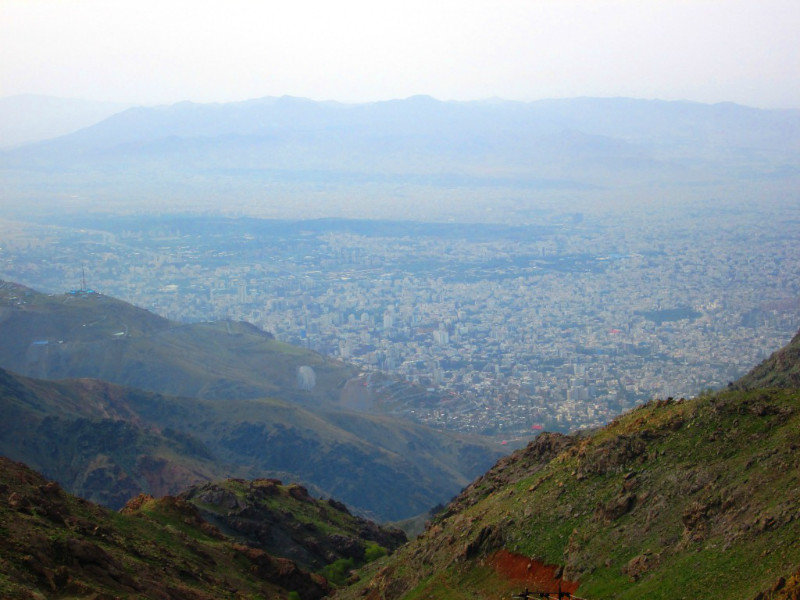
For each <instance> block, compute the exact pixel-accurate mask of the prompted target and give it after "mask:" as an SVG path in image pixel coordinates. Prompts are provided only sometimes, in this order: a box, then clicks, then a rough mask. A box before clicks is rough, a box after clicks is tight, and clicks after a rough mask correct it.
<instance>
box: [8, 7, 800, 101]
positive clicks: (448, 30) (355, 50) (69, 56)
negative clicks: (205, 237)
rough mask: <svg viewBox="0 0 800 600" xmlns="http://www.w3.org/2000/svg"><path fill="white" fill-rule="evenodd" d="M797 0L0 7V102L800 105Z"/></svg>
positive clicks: (799, 10)
mask: <svg viewBox="0 0 800 600" xmlns="http://www.w3.org/2000/svg"><path fill="white" fill-rule="evenodd" d="M799 31H800V0H650V1H643V0H640V1H633V0H629V1H626V0H595V1H588V0H582V1H570V0H507V1H504V0H494V1H487V0H455V1H451V0H404V1H402V2H397V1H382V0H367V1H360V0H358V1H354V0H326V1H321V2H319V1H310V0H285V1H282V2H272V1H268V0H265V1H260V2H257V1H255V0H253V1H245V0H220V1H213V2H211V1H202V0H191V1H170V0H159V1H157V2H151V1H149V0H133V1H127V0H119V1H115V0H105V1H101V0H0V96H10V95H14V94H21V93H36V94H49V95H55V96H65V97H78V98H89V99H97V100H114V101H122V102H134V103H144V104H153V103H171V102H177V101H180V100H193V101H196V102H211V101H231V100H243V99H248V98H256V97H261V96H279V95H284V94H289V95H295V96H305V97H309V98H314V99H317V100H323V99H332V100H341V101H364V100H378V99H388V98H401V97H406V96H410V95H413V94H430V95H432V96H435V97H437V98H440V99H464V100H466V99H479V98H488V97H492V96H498V97H502V98H509V99H519V100H535V99H539V98H554V97H571V96H632V97H639V98H663V99H688V100H697V101H701V102H717V101H724V100H729V101H734V102H739V103H742V104H749V105H752V106H760V107H800V41H799V40H800V38H799V37H798V32H799Z"/></svg>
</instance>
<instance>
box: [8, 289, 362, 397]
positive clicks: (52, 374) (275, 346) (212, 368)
mask: <svg viewBox="0 0 800 600" xmlns="http://www.w3.org/2000/svg"><path fill="white" fill-rule="evenodd" d="M0 284H1V285H0V366H2V367H4V368H6V369H10V370H12V371H15V372H17V373H21V374H23V375H28V376H30V377H39V378H42V379H62V378H65V377H93V378H97V379H103V380H105V381H110V382H112V383H118V384H121V385H130V386H133V387H137V388H140V389H144V390H150V391H154V392H161V393H165V394H172V395H179V396H191V397H199V398H214V399H229V398H257V397H262V396H278V397H280V398H282V399H284V400H291V401H295V402H302V403H306V404H310V405H318V404H331V403H332V404H336V403H338V401H339V399H340V396H341V393H342V390H343V389H344V387H345V384H346V382H347V381H348V380H349V379H351V378H353V377H354V376H356V375H357V371H356V369H354V368H353V367H350V366H348V365H345V364H344V363H341V362H339V361H335V360H331V359H327V358H324V357H323V356H321V355H320V354H317V353H316V352H311V351H309V350H305V349H303V348H298V347H296V346H291V345H289V344H284V343H281V342H278V341H277V340H275V339H274V338H273V337H272V336H271V335H270V334H268V333H266V332H264V331H261V330H260V329H258V328H257V327H255V326H253V325H249V324H248V323H242V322H225V321H223V322H214V323H194V324H180V323H175V322H172V321H169V320H167V319H164V318H163V317H159V316H158V315H155V314H153V313H151V312H149V311H146V310H144V309H141V308H137V307H135V306H132V305H130V304H128V303H126V302H122V301H120V300H116V299H114V298H110V297H108V296H103V295H102V294H97V293H94V292H74V293H68V294H43V293H40V292H37V291H35V290H32V289H30V288H27V287H24V286H21V285H18V284H14V283H10V282H0ZM304 366H305V367H311V369H313V372H314V375H315V377H314V385H313V386H309V385H303V384H302V382H301V381H300V378H299V377H298V371H299V369H300V368H301V367H304ZM309 387H310V388H311V389H308V388H309Z"/></svg>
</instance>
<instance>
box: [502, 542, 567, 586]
mask: <svg viewBox="0 0 800 600" xmlns="http://www.w3.org/2000/svg"><path fill="white" fill-rule="evenodd" d="M489 564H490V565H491V566H492V567H493V568H494V570H495V571H497V573H498V574H500V575H502V576H503V577H506V578H507V579H510V580H512V581H513V582H514V583H519V584H520V587H523V586H525V587H527V588H528V589H530V590H531V591H535V592H550V593H553V594H555V593H557V592H558V591H559V584H560V586H561V587H560V589H561V591H562V592H569V593H570V594H574V593H575V591H576V590H577V589H578V587H579V586H580V583H579V582H577V581H569V580H567V579H561V578H560V577H558V576H556V573H558V571H559V569H560V568H559V567H558V566H557V565H546V564H544V563H543V562H541V561H538V560H536V559H532V558H528V557H527V556H522V555H521V554H514V553H513V552H509V551H508V550H498V551H497V552H495V553H494V554H493V555H492V556H491V558H489Z"/></svg>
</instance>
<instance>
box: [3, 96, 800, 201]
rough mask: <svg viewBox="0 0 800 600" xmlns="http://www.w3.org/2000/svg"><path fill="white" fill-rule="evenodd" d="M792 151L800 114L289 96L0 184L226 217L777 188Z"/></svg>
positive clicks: (12, 168)
mask: <svg viewBox="0 0 800 600" xmlns="http://www.w3.org/2000/svg"><path fill="white" fill-rule="evenodd" d="M798 140H800V111H798V110H761V109H754V108H748V107H745V106H739V105H735V104H715V105H706V104H699V103H691V102H665V101H656V100H652V101H651V100H634V99H626V98H608V99H598V98H576V99H567V100H543V101H538V102H528V103H523V102H510V101H502V100H497V101H483V102H441V101H438V100H435V99H433V98H430V97H426V96H416V97H412V98H407V99H405V100H394V101H387V102H375V103H369V104H353V105H348V104H339V103H334V102H314V101H311V100H306V99H302V98H292V97H282V98H262V99H258V100H251V101H247V102H235V103H229V104H192V103H189V102H183V103H179V104H175V105H171V106H160V107H148V108H131V109H128V110H126V111H123V112H120V113H118V114H115V115H113V116H111V117H109V118H108V119H105V120H104V121H102V122H99V123H96V124H94V125H91V126H89V127H86V128H84V129H82V130H80V131H77V132H75V133H71V134H68V135H65V136H62V137H59V138H56V139H53V140H48V141H43V142H39V143H35V144H31V145H27V146H25V147H22V148H17V149H14V150H11V151H6V152H3V153H0V172H2V174H3V177H4V178H5V179H6V180H7V182H8V184H9V190H11V191H12V192H13V193H14V194H20V195H21V196H22V195H29V194H33V193H34V192H35V191H37V190H38V191H39V192H45V191H48V190H49V191H50V192H51V193H56V194H63V193H66V192H71V193H74V194H78V195H80V196H85V195H90V194H101V195H102V196H103V197H105V198H109V199H114V200H118V201H122V200H123V199H124V198H125V197H127V198H128V199H129V200H130V201H131V202H134V204H135V200H136V199H138V200H142V201H144V200H145V199H150V200H152V199H154V198H155V197H156V196H157V195H160V196H161V197H163V196H164V195H166V197H168V198H170V201H171V202H179V201H182V200H185V199H186V198H187V197H188V196H191V195H192V194H193V195H194V199H195V205H194V206H195V208H196V207H197V206H198V204H197V203H199V202H201V201H204V200H203V199H207V198H209V197H210V196H213V197H214V198H216V202H217V203H216V204H215V208H217V209H219V208H221V207H223V206H224V203H225V202H226V201H227V202H229V203H234V202H238V201H239V200H241V199H242V198H253V194H263V193H264V191H265V186H269V185H270V184H280V185H281V186H284V187H282V188H281V189H283V190H284V191H286V190H288V191H287V193H289V192H292V193H293V194H294V193H300V192H299V190H305V191H306V192H308V193H312V194H313V193H315V192H316V191H318V190H317V188H314V187H313V186H315V185H317V186H318V185H325V186H333V188H335V189H336V190H339V191H341V190H348V189H350V190H352V189H355V188H358V187H359V186H368V188H369V190H370V192H371V194H372V195H373V196H374V197H376V198H380V197H383V196H384V195H386V194H396V193H397V187H398V186H423V187H425V188H430V189H438V190H448V189H450V190H452V189H458V188H476V187H477V188H482V189H486V188H497V189H516V190H518V191H519V190H532V191H536V190H538V191H542V190H544V191H548V190H549V191H554V190H561V191H572V192H579V191H591V190H598V189H606V188H608V189H615V188H618V187H622V188H625V189H628V188H630V187H631V186H641V185H659V186H666V187H675V188H676V189H677V188H680V187H685V186H709V185H719V184H720V182H724V181H731V180H737V179H746V180H752V179H753V178H756V179H763V178H767V179H770V180H776V179H777V180H785V179H786V178H796V177H797V175H798V173H800V162H798V161H799V159H798V156H800V141H798ZM308 186H311V187H308ZM326 190H327V192H328V195H329V196H330V195H331V194H332V193H333V191H334V190H333V189H332V188H326ZM292 197H294V196H292ZM220 203H222V204H220ZM204 206H205V205H204Z"/></svg>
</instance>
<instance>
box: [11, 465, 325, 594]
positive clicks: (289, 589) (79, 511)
mask: <svg viewBox="0 0 800 600" xmlns="http://www.w3.org/2000/svg"><path fill="white" fill-rule="evenodd" d="M0 499H1V500H2V501H0V532H2V539H3V543H2V544H0V596H2V597H3V598H8V599H9V600H16V599H20V600H23V599H24V600H33V599H35V598H77V597H80V598H90V597H91V598H153V599H169V600H188V599H192V600H205V599H208V600H211V599H215V598H241V597H247V598H263V599H268V598H269V599H285V598H287V597H290V593H293V594H294V595H295V597H299V598H301V599H303V600H315V599H317V598H321V597H323V596H325V594H326V593H327V592H328V590H329V586H328V584H327V582H326V581H325V579H324V578H323V577H321V576H319V575H313V574H309V573H307V572H305V571H303V570H302V569H300V568H299V567H297V565H296V564H295V563H293V562H292V561H290V560H287V559H283V558H275V557H273V556H271V555H269V554H267V553H266V552H264V551H263V550H260V549H257V548H253V547H250V546H246V545H243V544H240V543H236V542H235V541H232V540H230V539H228V538H226V537H225V536H224V535H222V534H221V533H220V532H219V530H217V529H216V528H215V527H213V526H212V525H209V524H208V523H207V522H205V521H204V520H203V519H202V518H201V517H200V516H199V514H198V511H197V509H196V508H195V507H194V506H192V505H191V504H189V503H188V502H186V501H185V500H181V499H178V498H174V497H165V498H162V499H160V500H154V499H152V498H139V499H138V501H137V502H135V503H132V504H131V505H129V506H128V507H126V509H125V510H124V511H123V513H122V514H120V513H114V512H111V511H109V510H108V509H105V508H101V507H99V506H96V505H94V504H91V503H89V502H87V501H85V500H83V499H81V498H76V497H74V496H71V495H69V494H67V493H65V492H64V491H63V490H62V489H61V488H60V487H59V486H58V485H57V484H55V483H53V482H48V481H47V480H46V479H44V478H42V477H41V475H39V474H38V473H35V472H34V471H32V470H30V469H29V468H27V467H26V466H24V465H22V464H20V463H14V462H11V461H9V460H8V459H5V458H2V457H0Z"/></svg>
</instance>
